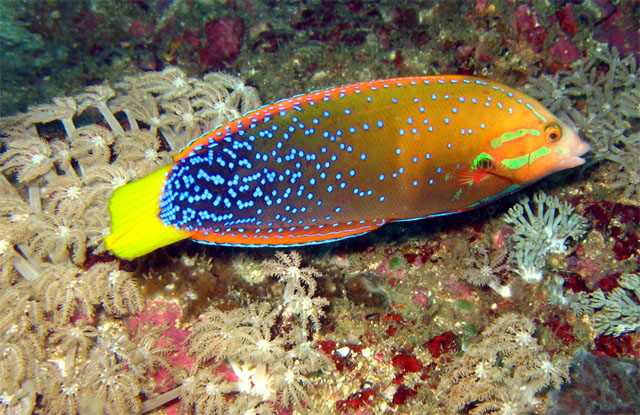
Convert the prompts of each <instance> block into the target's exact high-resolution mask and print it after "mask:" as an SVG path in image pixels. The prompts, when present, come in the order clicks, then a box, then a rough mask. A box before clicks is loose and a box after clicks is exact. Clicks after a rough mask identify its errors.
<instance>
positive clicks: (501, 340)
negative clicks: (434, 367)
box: [438, 314, 569, 415]
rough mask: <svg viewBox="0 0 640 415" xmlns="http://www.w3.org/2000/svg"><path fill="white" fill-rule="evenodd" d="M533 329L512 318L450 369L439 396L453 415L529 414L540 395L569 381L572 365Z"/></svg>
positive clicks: (527, 321)
mask: <svg viewBox="0 0 640 415" xmlns="http://www.w3.org/2000/svg"><path fill="white" fill-rule="evenodd" d="M534 331H535V329H534V324H533V321H531V320H530V319H528V318H526V317H524V316H520V315H517V314H507V315H505V316H503V317H500V318H499V319H498V320H496V321H495V322H494V323H493V324H492V325H491V326H489V327H487V329H486V330H485V331H484V332H483V333H482V340H481V341H480V342H479V343H478V344H476V345H473V346H471V348H470V349H469V350H467V351H466V352H465V354H464V356H463V357H461V358H459V359H456V360H454V361H453V362H452V363H451V364H449V365H448V367H446V368H445V371H446V372H445V374H444V375H443V376H442V380H441V381H440V384H439V386H438V394H439V395H440V396H441V397H442V402H443V404H444V406H445V407H446V409H447V410H448V411H449V412H460V411H461V410H462V409H464V408H470V409H469V411H468V413H470V414H486V413H491V414H503V415H509V414H527V413H531V412H532V411H533V410H534V408H535V407H536V406H537V405H538V404H539V403H540V402H539V401H538V399H537V398H536V395H537V394H539V393H540V392H541V391H543V390H544V389H545V388H547V387H549V386H551V387H553V388H554V389H558V388H559V387H560V385H562V384H563V383H564V382H567V381H568V380H569V361H568V360H567V359H566V358H565V357H561V356H555V357H554V358H553V359H552V358H551V357H550V356H549V354H548V353H547V352H545V351H544V350H543V349H542V348H541V347H540V345H539V344H538V341H537V340H536V339H535V338H534V337H533V334H534Z"/></svg>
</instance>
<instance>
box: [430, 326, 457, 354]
mask: <svg viewBox="0 0 640 415" xmlns="http://www.w3.org/2000/svg"><path fill="white" fill-rule="evenodd" d="M424 346H425V347H426V348H427V349H428V350H429V352H431V355H432V356H433V357H435V358H436V359H437V358H438V357H440V356H441V355H443V354H448V353H451V352H457V351H459V350H460V345H459V344H458V336H456V335H455V334H454V333H453V332H452V331H447V332H446V333H443V334H442V335H440V336H436V337H434V338H432V339H431V340H429V341H428V342H427V343H425V345H424Z"/></svg>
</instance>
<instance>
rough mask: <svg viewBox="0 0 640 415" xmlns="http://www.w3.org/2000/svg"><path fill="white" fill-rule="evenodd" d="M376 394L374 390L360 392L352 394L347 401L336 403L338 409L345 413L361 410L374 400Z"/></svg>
mask: <svg viewBox="0 0 640 415" xmlns="http://www.w3.org/2000/svg"><path fill="white" fill-rule="evenodd" d="M375 396H376V393H375V391H374V390H373V389H365V390H363V391H360V392H356V393H352V394H351V395H349V396H348V397H347V398H346V399H343V400H339V401H337V402H336V409H338V410H339V411H345V410H348V409H353V410H355V409H360V408H362V407H363V406H365V405H367V404H368V403H369V402H371V401H372V400H373V398H374V397H375Z"/></svg>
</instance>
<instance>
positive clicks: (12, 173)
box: [0, 68, 283, 414]
mask: <svg viewBox="0 0 640 415" xmlns="http://www.w3.org/2000/svg"><path fill="white" fill-rule="evenodd" d="M209 82H211V84H210V85H207V87H206V88H205V87H202V88H201V87H195V86H194V85H195V83H196V80H195V79H190V78H187V76H186V75H185V74H184V72H182V71H181V70H179V69H177V68H169V69H167V70H165V71H163V72H161V73H147V74H144V75H142V76H139V77H131V78H128V79H127V80H126V81H125V82H123V83H122V84H119V85H116V86H115V87H111V86H109V85H95V86H91V87H88V88H86V90H85V91H83V92H82V93H80V94H78V95H76V96H75V97H66V98H57V99H55V100H54V101H53V103H50V104H44V105H39V106H34V107H31V108H30V109H29V111H28V112H27V113H26V114H18V115H15V116H12V117H7V118H0V130H1V135H0V288H1V289H2V290H1V292H0V306H2V309H3V310H4V311H5V312H4V313H3V315H2V317H0V330H2V332H0V347H1V350H2V353H3V359H2V363H1V365H2V366H1V368H0V369H1V373H0V412H2V411H4V412H5V413H31V412H32V411H33V410H34V409H35V410H36V411H37V412H38V413H45V414H54V413H55V414H67V413H68V414H76V413H121V414H128V413H134V412H138V411H139V410H140V408H141V394H140V392H141V391H142V390H144V393H145V394H146V395H147V396H152V394H154V393H156V392H155V391H154V389H153V383H149V382H147V381H145V385H148V386H146V387H145V388H142V386H141V381H142V380H143V379H145V378H147V377H148V376H149V375H150V374H152V373H156V372H158V371H160V370H165V369H166V368H167V367H168V366H169V364H168V363H167V360H166V359H165V354H167V353H169V352H171V350H173V349H172V348H170V347H168V346H167V345H166V344H165V343H163V342H161V341H160V335H159V331H160V330H161V328H162V327H157V328H155V329H152V330H149V331H147V332H145V333H137V334H136V336H134V337H130V336H129V335H128V334H126V333H122V332H120V331H119V329H118V328H117V327H118V325H119V324H120V323H119V321H118V319H120V318H123V317H125V316H127V315H130V314H133V313H139V312H141V311H142V310H143V308H144V305H145V298H144V297H143V295H142V293H141V291H140V289H139V287H138V285H137V283H136V280H135V276H134V274H133V273H131V272H129V271H126V270H123V269H121V267H120V262H119V261H115V260H111V261H110V260H109V259H108V258H107V257H106V256H102V255H101V254H102V253H103V251H104V244H103V243H102V240H103V238H104V236H105V235H106V234H108V232H109V223H108V217H109V214H108V201H109V198H110V197H111V194H112V192H113V190H114V189H116V188H117V187H119V186H122V185H124V184H126V183H127V182H129V181H131V180H134V179H136V178H138V177H141V176H143V175H145V174H147V173H149V172H150V171H152V170H154V169H156V168H157V167H159V166H161V165H163V164H165V163H167V162H168V161H169V160H170V159H171V155H172V154H173V153H175V152H176V151H178V150H179V149H180V148H181V147H182V146H184V145H185V144H186V143H188V142H189V141H191V140H192V139H194V138H196V137H197V136H198V135H200V134H201V133H202V132H203V131H205V130H206V129H210V128H212V127H215V125H211V124H214V123H219V122H223V121H228V118H227V117H228V116H229V114H232V113H233V114H236V113H238V112H240V111H244V110H246V109H249V108H248V107H249V106H250V105H257V104H258V101H257V94H256V93H255V90H253V89H252V88H249V87H246V86H244V84H242V82H240V81H239V80H238V79H236V78H234V77H232V76H228V75H225V76H224V77H221V78H219V79H217V78H211V79H210V81H209ZM234 85H237V86H238V90H237V91H234ZM213 90H216V91H218V92H216V93H215V94H214V95H215V96H208V93H209V92H210V91H213ZM219 96H223V97H224V99H223V101H224V102H225V108H224V113H222V112H216V109H215V108H213V107H209V108H208V111H206V112H201V110H202V109H203V106H202V103H203V102H218V99H219ZM232 96H233V97H234V98H231V97H232ZM234 105H235V107H234ZM88 257H90V261H87V259H88ZM96 258H98V261H97V262H95V261H94V260H95V259H96ZM253 317H255V318H257V319H260V318H261V317H262V315H261V314H256V315H254V316H253ZM269 321H270V323H269V324H271V325H272V324H275V317H271V318H270V320H269ZM105 323H106V324H105ZM104 327H110V328H111V329H110V330H103V328H104ZM256 327H257V326H256ZM260 330H262V329H260ZM260 330H258V333H257V334H258V335H260V336H262V337H258V336H254V337H255V338H253V337H252V339H251V340H252V341H253V344H254V345H255V346H256V347H257V348H259V349H260V350H262V355H261V356H262V358H264V359H265V360H269V358H268V353H269V350H270V348H269V347H270V346H269V345H270V344H271V343H273V347H272V349H278V348H280V349H281V348H282V347H283V346H282V342H281V341H280V340H278V339H275V338H272V337H270V333H269V332H268V331H267V330H262V331H260ZM114 331H115V334H114V333H113V332H114ZM254 334H255V333H254ZM278 350H279V349H278ZM54 362H55V363H54ZM36 394H39V396H40V397H41V399H37V400H36ZM258 406H259V404H254V407H258ZM205 410H206V408H205Z"/></svg>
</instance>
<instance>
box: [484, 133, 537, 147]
mask: <svg viewBox="0 0 640 415" xmlns="http://www.w3.org/2000/svg"><path fill="white" fill-rule="evenodd" d="M527 135H536V136H538V135H540V131H538V130H536V129H528V128H521V129H519V130H516V131H508V132H506V133H504V134H502V135H501V136H500V137H498V138H494V139H493V140H491V147H492V148H499V147H500V146H501V145H502V144H504V143H507V142H509V141H513V140H518V139H520V138H522V137H526V136H527Z"/></svg>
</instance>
